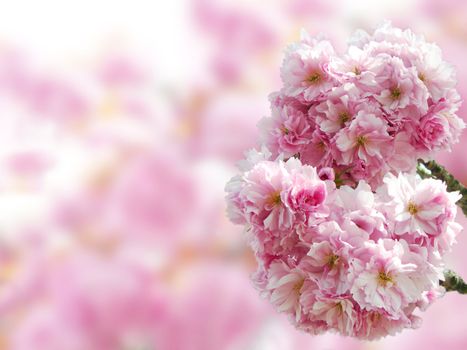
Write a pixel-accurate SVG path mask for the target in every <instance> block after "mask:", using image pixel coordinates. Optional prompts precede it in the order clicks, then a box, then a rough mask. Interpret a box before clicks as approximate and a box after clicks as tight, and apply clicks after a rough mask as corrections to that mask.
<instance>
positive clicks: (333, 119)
mask: <svg viewBox="0 0 467 350" xmlns="http://www.w3.org/2000/svg"><path fill="white" fill-rule="evenodd" d="M361 106H362V105H361V99H360V92H359V90H358V89H357V88H356V87H355V85H353V84H346V85H343V86H342V87H336V88H334V89H333V90H332V91H331V92H330V93H329V96H328V99H326V100H325V101H323V102H321V103H320V104H319V105H317V106H316V107H314V108H312V109H310V111H309V114H316V116H315V118H316V124H317V125H319V128H320V129H321V130H322V131H323V132H325V133H327V134H334V133H336V132H338V131H339V130H340V129H342V128H343V127H345V126H347V125H348V124H350V122H351V120H352V118H353V117H354V116H355V115H356V114H357V111H358V110H360V109H361Z"/></svg>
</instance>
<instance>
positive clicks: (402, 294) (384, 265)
mask: <svg viewBox="0 0 467 350" xmlns="http://www.w3.org/2000/svg"><path fill="white" fill-rule="evenodd" d="M365 247H366V251H363V252H362V253H361V255H360V259H354V260H352V262H351V276H350V278H351V280H352V281H353V282H352V287H351V293H352V295H353V297H354V298H355V300H356V301H357V302H358V303H359V305H360V306H361V307H362V308H364V309H366V310H380V309H381V310H384V311H386V312H388V313H390V314H391V315H398V314H400V312H401V308H404V307H406V306H408V305H409V304H410V303H415V302H417V301H418V300H419V299H420V298H421V295H422V293H423V292H424V291H426V290H428V289H430V288H432V287H433V286H436V285H437V284H438V278H439V276H438V275H437V274H436V273H433V272H432V273H428V272H427V271H426V270H427V269H428V268H427V267H425V265H427V262H424V261H423V260H422V259H420V258H419V256H418V255H417V254H415V253H411V252H409V248H408V246H407V244H406V243H405V241H399V242H398V241H394V240H390V239H384V240H379V241H378V243H371V242H367V243H366V244H365Z"/></svg>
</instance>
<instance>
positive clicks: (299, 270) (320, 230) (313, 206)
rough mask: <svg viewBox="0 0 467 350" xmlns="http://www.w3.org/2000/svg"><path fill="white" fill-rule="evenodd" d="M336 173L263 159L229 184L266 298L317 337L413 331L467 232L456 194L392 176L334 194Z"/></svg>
mask: <svg viewBox="0 0 467 350" xmlns="http://www.w3.org/2000/svg"><path fill="white" fill-rule="evenodd" d="M333 180H334V174H333V171H332V169H329V168H325V169H322V170H321V171H319V173H318V172H317V170H316V168H315V167H312V166H310V165H303V164H302V163H301V162H300V160H298V159H296V158H290V159H289V160H288V161H286V162H284V161H277V162H272V161H267V160H263V161H260V162H258V163H257V164H255V165H253V166H252V167H251V169H249V170H247V171H245V172H244V173H243V175H241V176H237V177H235V178H233V179H232V180H231V181H230V182H229V184H228V185H227V191H228V203H229V210H228V212H229V214H230V218H231V219H232V220H233V221H234V222H236V223H239V224H244V225H245V227H246V231H247V232H248V237H249V240H250V243H251V246H252V247H253V248H254V251H255V253H256V257H257V260H258V263H259V268H258V270H257V272H256V273H255V276H254V281H255V284H256V286H257V287H258V288H259V290H260V291H261V293H262V294H263V295H264V296H265V297H266V298H268V299H269V300H270V302H271V303H272V304H273V305H275V307H276V308H277V310H278V311H280V312H284V313H287V314H289V315H290V318H291V320H292V322H293V323H294V324H295V325H296V326H297V327H298V328H300V329H303V330H305V331H307V332H309V333H312V334H318V333H322V332H324V331H328V330H333V331H337V332H339V333H341V334H343V335H348V336H354V337H358V338H364V339H376V338H379V337H381V336H385V335H387V334H394V333H396V332H398V331H400V330H402V329H403V328H415V327H417V326H418V325H419V324H420V319H419V317H418V316H416V315H415V314H414V311H415V310H416V309H421V310H424V309H425V308H426V307H427V306H428V305H429V304H430V303H431V302H432V301H433V300H435V299H436V297H437V296H438V295H439V294H440V293H441V292H442V291H441V288H440V287H439V280H440V279H442V278H443V277H442V276H443V274H442V267H443V263H442V257H443V255H444V254H445V253H446V252H448V251H449V250H450V248H451V246H452V244H453V243H454V242H455V237H456V235H457V233H458V232H459V231H460V229H461V227H460V225H459V224H457V223H456V222H455V221H454V219H455V216H456V205H455V203H456V201H457V200H458V199H459V194H458V193H452V192H451V193H450V192H447V190H446V185H445V184H444V183H443V182H442V181H440V180H434V179H424V180H422V179H421V178H420V177H418V176H417V175H415V174H414V175H402V174H401V175H399V176H394V175H392V174H387V175H386V176H385V177H384V179H383V181H384V184H383V185H382V186H381V187H379V188H378V191H377V192H376V193H375V192H373V191H372V189H371V187H370V186H369V185H368V183H367V182H365V181H360V182H359V184H358V186H356V187H355V188H352V187H350V186H347V185H344V186H341V187H340V188H336V186H335V183H334V181H333Z"/></svg>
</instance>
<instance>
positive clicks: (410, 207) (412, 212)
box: [407, 202, 418, 216]
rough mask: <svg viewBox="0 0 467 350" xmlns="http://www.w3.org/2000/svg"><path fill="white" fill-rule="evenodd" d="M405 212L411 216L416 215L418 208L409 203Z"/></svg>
mask: <svg viewBox="0 0 467 350" xmlns="http://www.w3.org/2000/svg"><path fill="white" fill-rule="evenodd" d="M407 211H408V212H409V213H410V215H412V216H413V215H415V214H417V213H418V207H417V206H416V205H415V203H414V202H409V204H407Z"/></svg>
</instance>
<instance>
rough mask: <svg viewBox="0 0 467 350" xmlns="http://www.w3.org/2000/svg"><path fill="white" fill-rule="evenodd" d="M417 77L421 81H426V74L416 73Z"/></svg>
mask: <svg viewBox="0 0 467 350" xmlns="http://www.w3.org/2000/svg"><path fill="white" fill-rule="evenodd" d="M418 79H420V80H421V81H423V82H426V75H425V74H423V73H421V72H420V73H418Z"/></svg>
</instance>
